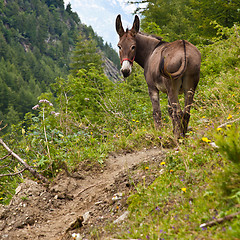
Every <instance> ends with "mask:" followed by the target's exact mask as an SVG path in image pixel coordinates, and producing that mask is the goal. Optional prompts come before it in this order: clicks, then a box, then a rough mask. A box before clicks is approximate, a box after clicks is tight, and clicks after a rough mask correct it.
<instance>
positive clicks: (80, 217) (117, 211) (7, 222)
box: [0, 148, 164, 240]
mask: <svg viewBox="0 0 240 240" xmlns="http://www.w3.org/2000/svg"><path fill="white" fill-rule="evenodd" d="M163 159H164V153H163V152H162V150H160V149H157V148H153V149H149V150H143V151H140V152H136V153H131V154H123V155H118V156H112V157H110V158H109V159H108V160H107V161H106V164H105V166H104V167H102V168H100V167H98V168H94V169H92V168H91V169H88V168H87V165H84V166H83V165H82V166H81V167H79V171H78V173H75V175H76V176H75V177H69V176H67V175H66V174H64V173H62V174H59V176H58V177H57V178H56V179H55V181H54V182H53V183H52V184H51V186H50V187H49V188H48V189H46V188H45V187H43V186H41V185H40V184H37V183H36V182H34V181H32V180H25V181H24V183H22V184H21V185H20V186H19V187H18V188H17V189H16V194H15V196H14V197H13V199H12V201H11V203H10V204H9V205H8V206H1V207H0V239H6V240H13V239H14V240H15V239H17V240H22V239H29V240H32V239H36V240H37V239H41V240H67V239H73V238H72V233H79V234H80V235H81V238H80V239H89V240H90V239H95V236H94V233H96V231H98V234H100V238H101V239H110V238H109V237H111V236H107V233H106V232H105V231H104V230H103V227H104V226H105V225H106V224H108V223H113V222H114V221H117V222H118V221H119V222H120V221H121V220H122V218H124V216H126V215H127V211H126V210H127V203H126V200H127V197H128V196H129V194H130V192H132V191H134V189H135V186H136V184H137V183H138V182H142V181H143V180H142V177H143V175H144V176H145V178H146V180H145V181H146V184H149V183H151V182H152V181H153V180H154V179H155V178H156V176H159V165H160V163H161V161H163ZM145 166H148V167H147V168H146V167H145ZM79 172H80V173H81V174H79ZM120 216H121V217H120ZM119 217H120V218H119ZM98 239H99V238H98Z"/></svg>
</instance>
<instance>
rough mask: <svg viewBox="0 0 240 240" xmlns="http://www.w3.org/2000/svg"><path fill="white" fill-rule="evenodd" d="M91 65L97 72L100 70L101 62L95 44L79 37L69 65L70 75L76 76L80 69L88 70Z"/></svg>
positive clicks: (91, 40)
mask: <svg viewBox="0 0 240 240" xmlns="http://www.w3.org/2000/svg"><path fill="white" fill-rule="evenodd" d="M91 64H92V65H94V67H95V68H96V69H98V70H100V69H102V60H101V55H100V53H99V52H98V49H97V44H96V42H95V41H94V40H93V39H91V38H90V39H89V40H86V39H85V38H83V36H81V35H79V37H78V41H77V44H76V46H75V50H74V51H73V55H72V63H71V64H70V67H71V73H72V75H73V76H76V74H77V73H78V71H79V70H80V69H86V70H89V68H90V67H91Z"/></svg>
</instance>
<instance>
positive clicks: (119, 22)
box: [116, 14, 124, 37]
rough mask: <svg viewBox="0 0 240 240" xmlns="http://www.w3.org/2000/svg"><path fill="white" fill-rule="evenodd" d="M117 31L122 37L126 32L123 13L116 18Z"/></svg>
mask: <svg viewBox="0 0 240 240" xmlns="http://www.w3.org/2000/svg"><path fill="white" fill-rule="evenodd" d="M116 31H117V33H118V35H119V37H122V36H123V34H124V29H123V26H122V21H121V15H120V14H119V15H118V16H117V18H116Z"/></svg>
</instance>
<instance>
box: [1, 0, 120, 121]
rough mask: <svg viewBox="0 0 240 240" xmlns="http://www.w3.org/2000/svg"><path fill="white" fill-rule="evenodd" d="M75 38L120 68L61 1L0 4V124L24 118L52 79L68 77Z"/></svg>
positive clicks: (107, 49)
mask: <svg viewBox="0 0 240 240" xmlns="http://www.w3.org/2000/svg"><path fill="white" fill-rule="evenodd" d="M79 35H81V36H82V38H85V39H86V40H89V39H93V41H95V42H96V47H97V48H98V49H100V50H101V51H103V52H104V54H105V55H106V57H108V58H109V59H110V60H112V61H113V62H115V64H116V65H118V66H119V60H118V55H117V53H116V52H115V51H114V50H113V49H112V48H111V46H109V44H107V43H104V42H103V39H102V38H101V37H99V36H97V35H96V34H95V33H94V31H93V29H92V27H91V26H89V27H88V26H86V25H84V24H82V23H81V21H80V19H79V17H78V15H77V13H75V12H73V11H72V9H71V5H70V4H68V5H67V6H66V9H65V7H64V2H63V0H26V1H22V0H17V1H16V0H7V1H5V0H0V121H1V120H3V122H4V124H8V125H11V124H12V123H17V122H18V121H19V120H21V119H23V116H24V115H25V113H27V112H29V111H30V110H31V107H32V106H33V105H35V104H36V103H37V97H38V96H39V95H40V94H41V93H42V92H47V91H49V90H50V85H51V84H52V83H54V82H55V78H56V77H66V76H67V75H68V73H69V69H70V67H69V64H70V58H71V51H72V50H73V49H74V47H75V44H76V42H77V41H78V37H79Z"/></svg>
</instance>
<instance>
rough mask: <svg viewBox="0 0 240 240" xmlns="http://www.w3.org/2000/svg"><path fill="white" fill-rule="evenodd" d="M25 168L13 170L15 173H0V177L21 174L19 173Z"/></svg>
mask: <svg viewBox="0 0 240 240" xmlns="http://www.w3.org/2000/svg"><path fill="white" fill-rule="evenodd" d="M25 170H27V169H26V168H24V169H22V170H21V171H18V172H15V173H6V174H0V177H7V176H15V175H18V174H21V173H22V172H24V171H25Z"/></svg>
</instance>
